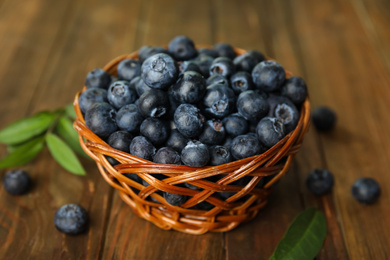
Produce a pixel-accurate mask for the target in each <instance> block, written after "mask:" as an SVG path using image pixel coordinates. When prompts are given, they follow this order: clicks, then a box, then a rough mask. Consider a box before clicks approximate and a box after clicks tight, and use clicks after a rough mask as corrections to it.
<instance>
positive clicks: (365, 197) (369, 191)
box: [352, 178, 381, 204]
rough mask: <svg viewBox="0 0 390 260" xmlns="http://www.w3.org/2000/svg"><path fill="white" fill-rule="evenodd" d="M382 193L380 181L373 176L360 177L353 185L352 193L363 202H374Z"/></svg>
mask: <svg viewBox="0 0 390 260" xmlns="http://www.w3.org/2000/svg"><path fill="white" fill-rule="evenodd" d="M380 193H381V188H380V186H379V183H378V182H377V181H376V180H374V179H372V178H360V179H358V180H356V181H355V183H354V184H353V186H352V195H353V196H354V197H355V199H357V200H358V201H359V202H360V203H362V204H372V203H374V202H375V201H376V200H377V199H378V198H379V195H380Z"/></svg>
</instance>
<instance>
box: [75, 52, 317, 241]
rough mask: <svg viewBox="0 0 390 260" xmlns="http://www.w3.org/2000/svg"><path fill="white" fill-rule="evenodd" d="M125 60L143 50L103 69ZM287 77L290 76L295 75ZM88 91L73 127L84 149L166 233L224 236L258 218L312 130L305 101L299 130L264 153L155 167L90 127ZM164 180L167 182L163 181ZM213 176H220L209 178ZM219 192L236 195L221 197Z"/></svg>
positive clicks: (124, 196) (125, 196)
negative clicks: (171, 196)
mask: <svg viewBox="0 0 390 260" xmlns="http://www.w3.org/2000/svg"><path fill="white" fill-rule="evenodd" d="M198 47H203V46H198ZM235 50H236V53H237V54H243V53H245V50H242V49H235ZM125 58H132V59H137V58H138V52H134V53H131V54H128V55H123V56H120V57H118V58H116V59H114V60H112V61H111V62H109V63H108V64H107V65H106V66H105V67H104V70H106V71H107V72H108V73H109V74H111V75H115V76H116V75H117V72H116V68H117V66H118V63H119V62H120V61H121V60H123V59H125ZM286 74H287V77H290V76H291V75H292V74H291V73H289V72H287V73H286ZM85 89H86V88H85V87H84V89H83V90H82V91H80V92H78V93H77V94H76V97H75V99H74V108H75V111H76V114H77V118H76V120H75V122H74V128H75V129H76V130H77V131H78V133H79V140H80V143H81V146H82V148H83V149H84V151H85V152H86V153H87V154H88V155H89V156H90V157H91V158H93V159H94V160H95V162H96V164H97V166H98V168H99V171H100V173H101V174H102V176H103V178H104V179H105V180H106V181H107V183H108V184H109V185H111V186H112V187H114V188H115V189H117V190H118V191H119V194H120V196H121V198H122V199H123V201H124V202H126V203H127V204H128V205H129V206H130V207H131V208H132V209H133V211H134V212H135V213H137V214H138V215H139V216H140V217H142V218H144V219H146V220H148V221H151V222H153V223H154V224H155V225H157V226H158V227H160V228H162V229H175V230H178V231H181V232H185V233H190V234H204V233H206V232H208V231H213V232H224V231H228V230H231V229H233V228H235V227H236V226H237V225H239V224H240V223H241V222H244V221H248V220H250V219H253V218H254V217H255V216H256V214H257V213H258V212H259V210H260V209H262V208H263V207H264V206H265V205H266V203H267V197H268V195H269V194H270V191H271V187H272V185H273V184H274V183H275V182H276V181H278V180H279V179H280V178H281V177H282V176H283V175H284V174H285V173H286V172H287V171H288V169H289V167H290V164H291V161H292V159H293V157H294V155H295V154H296V153H297V152H298V150H299V148H300V146H301V143H302V140H303V136H304V134H305V133H306V131H307V130H308V127H309V118H310V104H309V101H308V99H306V100H305V102H304V103H303V105H302V108H301V112H300V113H301V115H300V119H299V122H298V125H297V127H296V129H295V130H293V131H292V132H290V133H289V134H288V135H287V136H286V137H284V138H283V139H282V140H281V141H280V142H278V143H277V144H276V145H275V146H273V147H272V148H270V149H269V150H268V151H266V152H265V153H263V154H260V155H257V156H253V157H250V158H245V159H242V160H238V161H234V162H231V163H227V164H223V165H219V166H213V167H212V166H205V167H201V168H192V167H188V166H184V165H165V164H156V163H153V162H150V161H147V160H144V159H142V158H139V157H136V156H133V155H131V154H128V153H124V152H121V151H118V150H116V149H113V148H111V147H110V146H109V145H108V144H107V143H105V142H104V141H103V140H102V139H101V138H99V137H98V136H97V135H95V134H94V133H93V132H92V131H91V130H89V129H88V128H87V126H86V125H85V121H84V118H83V115H82V113H81V111H80V108H79V104H78V99H79V95H80V94H81V93H82V92H83V91H84V90H85ZM105 156H110V157H112V158H114V159H116V160H117V161H118V162H120V164H119V165H116V166H115V167H113V166H111V164H110V163H109V162H108V161H107V159H106V157H105ZM125 173H132V174H137V175H138V176H139V177H141V178H142V179H143V180H145V181H146V182H148V183H149V184H150V185H149V186H147V187H145V186H143V185H142V184H140V183H138V182H135V181H133V180H131V179H129V178H127V177H126V176H124V174H125ZM157 176H158V177H159V178H157ZM161 176H164V178H163V179H161ZM212 176H217V177H219V178H216V177H214V178H210V177H212ZM245 176H248V177H246V179H247V180H249V181H247V184H246V185H245V186H240V185H235V184H234V183H233V182H236V181H237V180H240V179H241V178H244V177H245ZM267 176H268V177H267ZM263 178H266V179H267V182H266V183H265V185H257V184H258V183H259V182H260V181H261V180H262V179H263ZM213 179H218V180H217V181H212V180H213ZM181 183H189V184H192V185H194V186H197V187H198V188H199V189H197V190H195V189H189V188H186V187H185V186H183V185H180V184H181ZM231 183H233V184H231ZM236 183H237V182H236ZM160 191H165V192H170V193H175V194H181V195H186V196H188V198H189V199H188V200H187V201H186V202H185V203H184V204H182V205H181V206H172V205H170V204H169V203H167V202H166V201H165V199H164V198H163V196H161V195H160V194H161V192H160ZM218 192H230V193H233V194H234V195H233V196H231V197H229V198H227V199H222V198H221V196H218ZM203 201H206V202H208V203H209V204H211V205H210V206H212V207H210V208H211V209H209V210H200V209H197V207H196V206H197V205H198V204H200V203H202V202H203Z"/></svg>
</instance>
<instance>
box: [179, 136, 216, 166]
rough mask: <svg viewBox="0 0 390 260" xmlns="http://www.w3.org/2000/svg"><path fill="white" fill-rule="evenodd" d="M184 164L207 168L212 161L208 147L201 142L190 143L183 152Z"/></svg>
mask: <svg viewBox="0 0 390 260" xmlns="http://www.w3.org/2000/svg"><path fill="white" fill-rule="evenodd" d="M181 160H182V162H183V163H184V164H185V165H187V166H190V167H202V166H205V165H206V164H207V163H208V162H209V160H210V154H209V150H208V148H207V146H206V145H205V144H202V143H201V142H199V141H194V142H192V141H189V142H188V144H187V145H186V147H184V149H183V150H182V151H181Z"/></svg>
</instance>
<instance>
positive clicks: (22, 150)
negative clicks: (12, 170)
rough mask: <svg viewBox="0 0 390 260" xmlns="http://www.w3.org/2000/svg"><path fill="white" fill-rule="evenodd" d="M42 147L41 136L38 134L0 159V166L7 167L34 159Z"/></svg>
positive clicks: (23, 163)
mask: <svg viewBox="0 0 390 260" xmlns="http://www.w3.org/2000/svg"><path fill="white" fill-rule="evenodd" d="M42 149H43V137H42V136H39V137H36V138H34V139H31V140H30V141H28V142H26V143H25V144H23V145H20V146H18V147H16V148H15V150H14V151H13V152H12V153H10V154H8V155H7V156H5V157H4V158H2V159H1V160H0V168H9V167H15V166H21V165H25V164H26V163H28V162H30V161H31V160H32V159H34V158H35V157H36V156H37V155H38V154H39V152H40V151H42Z"/></svg>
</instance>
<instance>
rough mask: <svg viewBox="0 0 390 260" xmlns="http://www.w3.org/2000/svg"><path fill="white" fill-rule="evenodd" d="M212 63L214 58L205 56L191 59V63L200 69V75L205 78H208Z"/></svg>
mask: <svg viewBox="0 0 390 260" xmlns="http://www.w3.org/2000/svg"><path fill="white" fill-rule="evenodd" d="M213 61H214V58H212V57H210V56H208V55H205V54H200V55H198V57H196V58H195V59H193V62H195V64H196V65H197V66H198V68H199V69H200V73H201V74H202V75H203V76H204V77H206V78H208V77H209V76H210V67H211V64H212V63H213Z"/></svg>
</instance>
